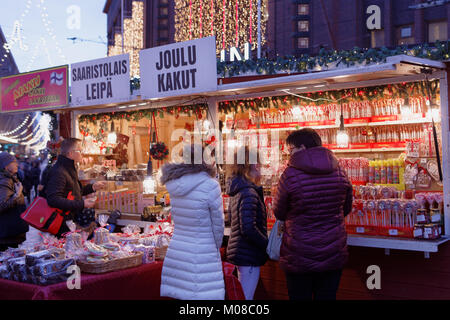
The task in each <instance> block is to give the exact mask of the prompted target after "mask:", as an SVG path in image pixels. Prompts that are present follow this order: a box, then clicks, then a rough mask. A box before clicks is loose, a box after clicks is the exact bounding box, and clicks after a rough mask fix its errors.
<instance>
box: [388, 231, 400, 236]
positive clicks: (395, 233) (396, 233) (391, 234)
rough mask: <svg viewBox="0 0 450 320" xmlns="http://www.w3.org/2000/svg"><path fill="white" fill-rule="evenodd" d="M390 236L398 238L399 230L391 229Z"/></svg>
mask: <svg viewBox="0 0 450 320" xmlns="http://www.w3.org/2000/svg"><path fill="white" fill-rule="evenodd" d="M389 235H390V236H398V230H397V229H389Z"/></svg>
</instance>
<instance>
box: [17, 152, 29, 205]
mask: <svg viewBox="0 0 450 320" xmlns="http://www.w3.org/2000/svg"><path fill="white" fill-rule="evenodd" d="M19 167H20V172H18V177H19V179H20V181H21V182H22V186H23V191H22V192H23V195H24V196H25V197H26V198H27V199H28V202H30V196H31V176H30V168H29V166H28V162H26V161H22V162H21V163H20V165H19Z"/></svg>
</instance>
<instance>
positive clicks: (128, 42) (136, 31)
mask: <svg viewBox="0 0 450 320" xmlns="http://www.w3.org/2000/svg"><path fill="white" fill-rule="evenodd" d="M123 24H124V25H123V28H124V36H123V38H124V49H125V52H126V53H129V54H130V76H131V77H136V76H139V51H140V50H141V49H143V48H144V2H143V1H138V0H135V1H133V3H132V9H131V18H125V19H124V23H123ZM118 54H122V36H121V34H120V33H115V34H114V45H110V46H108V56H114V55H118Z"/></svg>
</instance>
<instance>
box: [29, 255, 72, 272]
mask: <svg viewBox="0 0 450 320" xmlns="http://www.w3.org/2000/svg"><path fill="white" fill-rule="evenodd" d="M72 265H75V260H74V259H62V260H48V261H44V262H41V263H38V264H36V265H34V266H32V267H30V273H31V274H32V275H34V276H49V275H51V274H55V273H58V272H61V271H67V268H69V267H70V266H72Z"/></svg>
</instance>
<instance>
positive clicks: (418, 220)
mask: <svg viewBox="0 0 450 320" xmlns="http://www.w3.org/2000/svg"><path fill="white" fill-rule="evenodd" d="M424 221H425V215H423V214H421V215H418V216H417V222H424Z"/></svg>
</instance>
